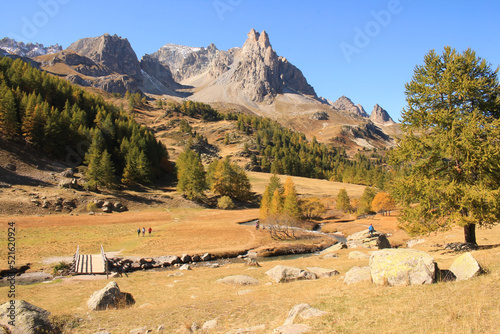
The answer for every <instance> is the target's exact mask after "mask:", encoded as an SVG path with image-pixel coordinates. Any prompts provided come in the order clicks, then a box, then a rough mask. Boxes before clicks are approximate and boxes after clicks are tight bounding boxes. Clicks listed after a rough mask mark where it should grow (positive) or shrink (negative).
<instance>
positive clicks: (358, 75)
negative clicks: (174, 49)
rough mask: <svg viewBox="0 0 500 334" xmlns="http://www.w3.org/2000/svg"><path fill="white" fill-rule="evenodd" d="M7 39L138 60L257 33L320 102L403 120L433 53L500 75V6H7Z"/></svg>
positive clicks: (288, 2)
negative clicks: (419, 70)
mask: <svg viewBox="0 0 500 334" xmlns="http://www.w3.org/2000/svg"><path fill="white" fill-rule="evenodd" d="M1 8H2V14H3V15H2V20H1V21H0V38H1V37H5V36H8V37H11V38H15V39H16V40H18V41H19V40H22V41H23V42H38V43H42V44H44V45H50V44H55V43H59V44H61V45H62V46H63V47H67V46H68V45H69V44H71V43H72V42H74V41H76V40H77V39H79V38H83V37H94V36H99V35H102V34H104V33H106V32H107V33H110V34H117V35H119V36H122V37H126V38H127V39H128V40H129V41H130V43H131V45H132V47H133V48H134V50H135V52H136V53H137V56H138V58H139V59H140V58H141V57H142V56H143V55H144V54H146V53H153V52H155V51H156V50H158V49H159V48H160V47H161V46H163V45H165V44H167V43H175V44H183V45H189V46H207V45H209V44H210V43H214V44H215V45H216V46H217V47H218V48H219V49H221V50H227V49H229V48H232V47H236V46H242V45H243V43H244V42H245V39H246V34H247V33H248V31H250V29H251V28H255V29H256V30H257V31H262V30H266V31H267V32H268V34H269V37H270V41H271V44H272V46H273V48H274V50H276V52H277V53H278V55H280V56H284V57H286V58H287V59H288V60H289V61H290V62H291V63H292V64H294V65H296V66H297V67H298V68H299V69H300V70H302V72H303V73H304V75H305V77H306V78H307V80H308V82H309V83H310V84H311V85H312V86H313V87H314V88H315V90H316V93H317V94H318V95H319V96H323V97H326V98H328V99H330V100H336V99H337V98H338V97H340V96H342V95H346V96H347V97H349V98H350V99H351V100H352V101H353V102H354V103H356V104H357V103H360V104H361V105H363V107H364V108H365V109H366V111H367V112H368V113H370V112H371V110H372V108H373V106H374V105H375V104H376V103H378V104H379V105H380V106H382V107H383V108H385V109H386V110H387V111H388V112H389V113H390V114H391V116H392V117H393V118H394V119H395V120H398V119H399V118H400V115H401V110H402V108H403V107H404V106H405V96H404V84H405V83H406V82H408V81H410V80H411V78H412V75H413V69H414V67H415V65H419V64H422V61H423V57H424V55H425V54H426V53H427V52H428V51H429V50H431V49H435V50H437V51H438V52H439V53H440V52H441V51H442V50H443V47H444V46H446V45H450V46H452V47H454V48H456V49H457V50H459V51H463V50H465V49H466V48H468V47H471V48H472V49H474V50H475V51H476V52H477V54H478V56H480V57H482V58H485V59H486V60H487V61H488V62H489V63H491V64H492V66H493V68H497V66H498V65H500V43H499V36H500V20H499V19H498V15H499V13H500V2H498V1H460V0H454V1H435V0H434V1H427V0H426V1H424V0H422V1H417V0H399V1H398V0H373V1H357V0H345V1H336V0H311V1H299V0H277V1H272V0H267V1H265V0H206V1H202V0H179V1H168V0H150V1H130V0H122V1H106V0H100V1H95V0H87V1H77V0H37V1H4V2H3V4H2V6H1Z"/></svg>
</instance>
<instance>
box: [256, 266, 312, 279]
mask: <svg viewBox="0 0 500 334" xmlns="http://www.w3.org/2000/svg"><path fill="white" fill-rule="evenodd" d="M266 274H267V276H269V278H271V280H273V281H274V282H276V283H284V282H289V281H296V280H313V279H317V278H318V277H317V276H316V274H314V273H312V272H310V271H307V270H304V269H300V268H294V267H288V266H282V265H277V266H276V267H274V268H272V269H270V270H268V271H266Z"/></svg>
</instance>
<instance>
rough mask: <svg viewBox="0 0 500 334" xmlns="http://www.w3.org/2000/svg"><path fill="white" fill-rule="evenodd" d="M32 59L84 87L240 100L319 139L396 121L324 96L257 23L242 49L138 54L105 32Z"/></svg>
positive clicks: (170, 48)
mask: <svg viewBox="0 0 500 334" xmlns="http://www.w3.org/2000/svg"><path fill="white" fill-rule="evenodd" d="M34 59H35V60H36V61H38V62H39V63H40V64H41V68H42V69H43V70H45V71H47V72H50V73H53V74H56V75H60V76H63V77H66V79H68V80H70V81H72V82H74V83H77V84H79V85H82V86H93V87H97V88H101V89H103V90H105V91H108V92H110V93H120V94H122V95H123V94H125V92H126V91H130V92H142V93H146V94H150V95H151V96H152V97H154V98H162V97H169V98H173V99H178V101H181V100H182V99H186V98H188V99H191V100H194V101H199V102H204V103H209V104H210V103H217V104H221V103H222V104H228V105H240V106H241V107H242V108H244V109H246V110H248V111H249V112H251V113H254V114H257V115H260V116H265V117H270V118H272V119H275V120H277V121H279V122H280V123H282V124H283V125H286V126H289V127H291V128H293V129H295V130H297V131H303V132H305V133H306V135H308V136H309V137H311V138H312V137H313V136H315V137H317V138H318V140H324V141H328V140H330V138H332V137H336V136H338V135H339V134H340V133H341V131H342V130H341V128H342V127H344V126H358V125H360V124H361V123H366V122H369V121H371V122H374V123H376V124H377V125H380V126H383V125H393V124H394V122H393V121H392V119H391V118H390V116H389V115H388V113H387V111H385V110H384V109H383V108H381V107H380V108H374V111H373V112H372V115H368V114H367V113H366V111H365V109H364V108H363V106H361V105H359V104H358V105H355V104H354V103H353V102H352V101H351V100H350V99H349V98H347V97H345V96H341V97H340V98H339V99H337V100H336V101H335V102H331V101H330V100H327V99H324V98H320V97H318V96H317V94H316V92H315V90H314V88H313V87H312V86H311V85H310V84H309V83H308V82H307V79H306V78H305V77H304V75H303V74H302V72H301V71H300V69H298V68H297V67H296V66H294V65H293V64H292V63H290V62H289V61H288V60H287V58H285V57H283V56H279V55H278V54H277V52H276V51H275V50H274V49H273V48H272V45H271V41H270V38H269V35H268V34H267V32H266V31H262V32H260V33H259V32H257V31H256V30H255V29H251V30H250V32H249V33H248V34H247V39H246V40H245V42H244V43H243V45H242V46H241V47H234V48H231V49H229V50H227V51H224V50H219V49H218V48H217V47H216V46H215V44H213V43H212V44H209V45H208V46H207V47H190V46H185V45H176V44H172V43H167V44H165V45H163V46H162V47H161V48H160V49H159V50H157V51H156V52H154V53H152V54H145V55H144V56H143V57H142V58H141V59H140V60H139V59H138V58H137V55H136V53H135V51H134V50H133V48H132V46H131V45H130V43H129V41H128V40H127V39H126V38H122V37H119V36H117V35H116V34H115V35H110V34H108V33H106V34H104V35H101V36H98V37H88V38H82V39H80V40H77V41H75V42H74V43H72V44H71V45H70V46H69V47H68V48H67V49H65V50H60V51H58V52H56V53H46V54H44V55H40V56H37V57H35V58H34ZM376 106H378V104H377V105H376ZM374 113H375V114H374ZM315 115H316V116H317V115H321V116H319V117H316V116H315ZM384 145H385V144H384ZM387 145H389V146H391V145H393V144H391V143H387Z"/></svg>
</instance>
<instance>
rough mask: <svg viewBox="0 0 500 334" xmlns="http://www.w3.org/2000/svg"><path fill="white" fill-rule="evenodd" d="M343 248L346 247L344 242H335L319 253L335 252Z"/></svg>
mask: <svg viewBox="0 0 500 334" xmlns="http://www.w3.org/2000/svg"><path fill="white" fill-rule="evenodd" d="M344 248H347V245H346V244H345V243H343V242H337V243H336V244H335V245H333V246H331V247H328V248H326V249H324V250H322V251H321V253H320V254H321V255H323V254H330V253H333V252H337V251H339V250H341V249H344Z"/></svg>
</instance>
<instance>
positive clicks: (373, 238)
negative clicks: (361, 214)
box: [347, 230, 391, 249]
mask: <svg viewBox="0 0 500 334" xmlns="http://www.w3.org/2000/svg"><path fill="white" fill-rule="evenodd" d="M347 247H349V248H357V247H362V248H371V249H383V248H391V243H390V242H389V240H388V239H387V237H386V235H385V234H383V233H380V232H373V233H372V234H370V232H369V231H368V230H363V231H360V232H357V233H354V234H351V235H350V236H348V237H347Z"/></svg>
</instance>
